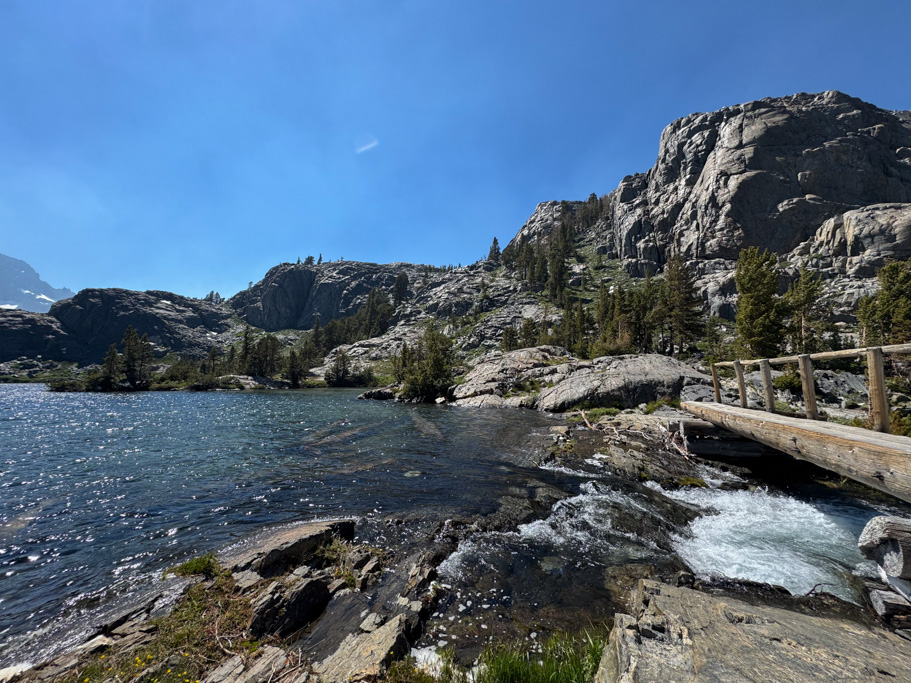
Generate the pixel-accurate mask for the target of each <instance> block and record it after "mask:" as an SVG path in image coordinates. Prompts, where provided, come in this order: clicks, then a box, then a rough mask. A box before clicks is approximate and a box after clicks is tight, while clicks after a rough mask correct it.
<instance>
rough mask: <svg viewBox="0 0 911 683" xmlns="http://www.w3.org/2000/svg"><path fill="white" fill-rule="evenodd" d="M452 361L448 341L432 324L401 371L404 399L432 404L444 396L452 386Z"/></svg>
mask: <svg viewBox="0 0 911 683" xmlns="http://www.w3.org/2000/svg"><path fill="white" fill-rule="evenodd" d="M454 360H455V356H454V353H453V350H452V340H451V339H450V338H449V337H447V336H446V335H444V334H443V333H442V332H440V331H439V330H438V329H437V328H436V326H435V325H433V324H432V323H431V324H430V325H428V326H427V327H426V328H425V329H424V335H423V336H422V337H421V339H420V341H419V342H418V344H417V347H416V348H415V350H414V360H413V361H412V362H411V363H409V365H408V368H407V369H406V371H405V384H404V387H403V389H402V393H403V395H404V397H405V398H412V399H414V398H417V399H423V400H433V399H435V398H436V397H438V396H442V395H444V394H445V393H446V391H447V389H448V388H449V386H450V385H451V384H452V367H453V363H454Z"/></svg>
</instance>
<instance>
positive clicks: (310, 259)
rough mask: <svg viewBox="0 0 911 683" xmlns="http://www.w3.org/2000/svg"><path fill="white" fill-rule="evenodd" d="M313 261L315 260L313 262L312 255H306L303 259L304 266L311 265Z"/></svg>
mask: <svg viewBox="0 0 911 683" xmlns="http://www.w3.org/2000/svg"><path fill="white" fill-rule="evenodd" d="M314 263H315V262H314V259H313V257H312V256H308V257H307V258H305V259H304V265H305V266H312V265H313V264H314Z"/></svg>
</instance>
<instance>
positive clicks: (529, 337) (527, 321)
mask: <svg viewBox="0 0 911 683" xmlns="http://www.w3.org/2000/svg"><path fill="white" fill-rule="evenodd" d="M519 343H520V344H521V347H520V348H523V349H527V348H530V347H532V346H537V344H538V326H537V324H535V321H534V320H532V319H531V318H523V319H522V327H521V328H520V329H519Z"/></svg>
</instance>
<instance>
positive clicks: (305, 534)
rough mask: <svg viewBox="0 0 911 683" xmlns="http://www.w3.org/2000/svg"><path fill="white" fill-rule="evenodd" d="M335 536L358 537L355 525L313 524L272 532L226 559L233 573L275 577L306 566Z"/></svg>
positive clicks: (342, 523)
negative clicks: (309, 559)
mask: <svg viewBox="0 0 911 683" xmlns="http://www.w3.org/2000/svg"><path fill="white" fill-rule="evenodd" d="M333 536H338V537H340V538H344V539H347V540H351V539H352V538H353V537H354V522H353V521H351V520H339V521H334V522H310V523H307V524H300V525H298V526H293V527H288V528H283V529H276V530H273V531H269V532H267V533H265V534H263V535H260V536H257V537H256V538H253V539H250V540H249V541H246V542H244V543H243V544H242V545H241V546H239V547H238V548H234V549H232V550H231V551H229V552H228V553H227V554H226V555H225V556H224V557H222V558H221V559H222V564H223V565H224V566H226V567H228V568H229V569H230V570H231V571H232V572H235V573H241V572H246V571H253V572H255V573H256V574H259V575H260V576H266V577H268V576H275V575H276V574H279V573H283V572H285V571H287V570H289V569H292V568H294V567H297V566H299V565H301V564H303V562H304V560H306V559H307V558H308V557H309V556H310V555H312V554H313V552H314V551H315V550H316V549H317V548H318V547H319V546H321V545H323V544H324V543H327V542H329V541H330V540H331V539H332V537H333Z"/></svg>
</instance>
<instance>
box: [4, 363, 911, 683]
mask: <svg viewBox="0 0 911 683" xmlns="http://www.w3.org/2000/svg"><path fill="white" fill-rule="evenodd" d="M551 353H553V354H556V355H554V356H552V357H556V358H559V350H555V351H553V352H551V351H542V350H538V354H539V355H540V356H541V357H542V358H543V355H544V354H551ZM535 358H537V359H534V358H533V359H530V361H529V362H530V364H531V365H535V364H537V363H539V362H541V358H538V357H537V356H536V357H535ZM560 365H561V364H552V365H548V364H547V363H546V362H543V364H541V365H538V366H537V368H529V370H528V371H529V372H531V371H533V370H543V369H545V368H558V367H560ZM558 374H559V373H558ZM496 376H497V375H496V373H493V374H491V373H483V374H482V373H478V376H477V378H475V379H473V380H472V382H471V384H473V385H474V386H478V387H480V386H484V385H488V386H489V385H490V384H492V383H495V380H494V379H492V378H495V377H496ZM483 378H486V380H485V379H483ZM468 384H469V383H468V382H466V385H468ZM463 386H464V385H463ZM554 386H559V384H555V385H554ZM690 386H692V387H700V386H701V383H700V382H699V381H698V377H697V378H695V380H694V382H693V384H691V385H690ZM662 390H663V387H662ZM476 395H478V396H485V395H486V396H495V395H498V394H497V393H495V392H492V393H490V394H482V393H478V394H476ZM568 417H569V419H568V420H567V421H564V422H562V423H560V424H557V425H555V426H554V427H553V428H552V429H551V430H550V433H549V434H548V435H545V436H538V437H534V438H531V437H530V443H529V448H530V453H531V455H530V456H529V457H530V459H531V460H532V461H533V462H534V463H535V464H537V465H538V467H537V469H535V470H533V473H531V474H529V476H528V479H527V481H526V483H525V485H524V486H515V487H513V488H511V489H510V490H509V491H507V492H506V493H505V494H504V495H503V496H502V498H501V499H500V501H499V502H498V507H497V509H496V510H495V511H494V512H493V513H491V514H488V515H484V516H480V517H468V518H462V519H460V518H452V519H449V520H446V521H445V522H444V523H442V524H439V525H428V524H427V523H426V522H425V521H422V520H420V519H392V518H389V519H382V520H364V519H361V520H336V521H327V522H317V523H304V524H296V525H291V526H284V527H280V528H277V529H271V530H265V531H263V532H261V533H259V534H256V535H254V536H252V537H250V538H247V539H245V540H244V541H243V542H241V543H239V544H237V545H235V546H233V547H231V548H227V549H225V550H223V551H222V552H220V553H219V554H218V556H217V565H216V563H215V562H214V561H213V562H212V563H211V564H209V563H206V562H202V563H197V564H196V565H194V564H193V563H188V566H185V567H183V569H178V573H182V574H187V575H186V576H179V577H175V576H169V578H167V580H163V581H161V582H160V586H159V587H156V589H155V590H154V591H152V592H151V593H146V594H145V596H144V598H143V600H142V601H141V604H133V605H130V606H128V607H125V608H123V609H120V610H119V611H117V612H116V613H110V614H108V615H107V618H106V619H104V620H103V621H100V622H99V623H96V624H93V625H92V629H91V633H90V634H89V635H87V636H86V638H84V639H83V642H82V643H81V644H79V645H78V646H77V647H76V648H75V649H72V650H70V651H68V652H66V653H65V654H63V655H60V656H57V657H56V658H54V659H53V660H52V661H50V662H44V663H35V664H36V665H37V666H34V667H32V668H29V669H27V670H16V669H6V670H3V671H2V672H0V680H2V681H76V680H79V681H84V680H89V681H115V680H143V681H153V680H200V681H205V682H206V683H222V682H228V681H242V682H244V683H265V682H266V681H273V682H284V683H303V681H324V682H329V681H351V680H362V681H365V680H382V677H383V676H384V675H385V672H386V671H387V670H388V668H389V666H390V665H391V664H392V663H393V662H395V661H398V660H401V659H402V658H405V657H407V656H409V653H411V652H412V651H413V650H412V648H440V649H443V648H446V649H451V650H452V651H453V652H454V655H455V659H456V661H457V662H459V663H461V664H463V665H470V664H471V663H473V662H474V661H475V660H476V658H477V657H478V655H479V654H480V652H481V651H482V650H483V649H484V647H485V646H486V645H487V644H488V643H491V642H506V641H515V640H517V639H518V640H521V641H523V642H525V643H526V644H527V647H528V648H529V650H531V651H535V650H536V648H539V647H540V643H541V641H542V639H543V638H544V637H545V636H546V635H547V634H549V633H553V632H556V631H560V630H577V629H578V628H579V626H580V625H582V624H586V623H588V624H592V625H595V626H598V625H600V627H601V628H604V629H612V630H610V637H609V644H608V646H607V648H606V649H605V652H604V656H603V659H602V664H601V669H600V671H599V673H598V677H597V678H596V680H598V681H647V680H648V681H651V680H694V681H699V680H769V676H770V675H772V677H773V678H775V679H780V680H795V681H804V680H805V681H816V680H859V679H864V680H866V679H869V680H878V679H879V678H883V679H885V678H889V677H894V678H893V680H894V679H898V680H902V679H903V678H906V677H908V676H909V675H911V669H909V666H908V665H907V663H906V661H905V659H906V658H903V657H902V654H903V653H906V652H907V648H908V647H909V646H911V644H909V643H908V642H907V640H904V639H903V638H902V637H901V636H900V635H896V634H895V633H894V632H893V631H892V630H891V629H889V628H888V627H887V625H885V624H882V623H880V622H879V621H878V620H877V618H876V617H875V615H874V614H873V613H872V612H871V611H870V610H869V609H868V608H866V607H864V606H859V605H855V604H851V603H848V602H844V601H842V600H840V599H838V598H835V597H833V596H830V595H827V594H824V593H823V594H812V595H808V596H792V595H790V594H789V593H788V592H787V591H786V590H785V589H783V588H779V587H772V586H767V585H764V584H752V583H750V582H737V581H729V580H721V579H714V580H712V579H706V578H704V577H703V578H702V579H700V578H698V577H695V576H694V574H693V572H692V570H691V569H690V567H688V566H687V563H686V562H685V561H684V560H683V559H682V558H681V557H680V556H679V555H678V554H677V552H676V547H677V546H676V545H675V538H679V537H680V536H685V535H686V534H687V533H689V532H688V529H689V526H690V524H691V523H692V522H693V521H694V520H695V519H697V518H699V517H700V516H702V515H704V514H706V513H707V511H706V510H705V509H702V508H700V507H699V506H696V505H692V504H689V503H685V502H683V501H681V500H680V499H677V498H674V497H671V496H669V495H668V492H671V491H674V490H683V489H688V488H703V487H707V486H714V487H720V488H726V489H747V488H750V487H753V486H756V485H757V484H763V485H767V486H775V485H776V481H780V479H778V480H776V476H778V477H781V474H780V472H781V470H782V469H783V468H782V467H781V466H780V463H781V459H782V458H785V457H786V456H780V455H775V454H772V453H763V457H762V458H746V459H744V458H729V457H724V456H719V455H718V454H719V453H732V452H735V451H741V452H743V453H747V454H749V453H750V452H751V451H750V448H741V447H742V446H743V445H744V444H743V442H740V441H739V440H737V439H735V438H734V437H732V436H730V435H727V434H725V433H721V432H719V431H718V430H715V429H714V428H713V427H711V426H710V425H707V424H705V423H700V422H699V421H697V420H693V419H691V418H689V417H687V416H686V415H684V414H681V413H679V412H677V411H675V410H673V409H671V408H666V407H664V408H659V409H658V410H657V411H655V412H654V413H653V414H651V415H646V414H643V413H642V412H640V411H627V412H625V413H621V414H617V415H611V414H603V415H602V416H600V418H598V419H595V417H594V416H593V415H591V414H589V413H576V414H572V415H569V416H568ZM751 448H753V449H755V446H753V447H751ZM776 463H779V464H776ZM801 468H802V469H801ZM801 468H799V472H798V473H797V474H792V475H790V476H792V477H798V478H799V477H802V478H804V479H808V480H809V479H813V478H825V477H826V476H827V475H825V474H824V473H822V472H821V471H818V470H815V469H814V468H812V467H810V466H801ZM564 472H573V473H575V474H574V475H573V477H569V476H567V475H564V474H563V473H564ZM580 473H581V474H585V473H589V474H590V476H591V479H590V481H589V483H588V484H586V486H588V487H590V489H591V490H594V491H596V492H600V493H601V494H605V495H604V496H603V497H605V498H606V499H608V500H615V502H614V503H609V504H610V514H609V524H608V526H609V528H608V529H605V530H604V533H606V534H610V535H611V537H612V538H615V539H616V541H617V543H616V545H615V547H617V548H621V547H622V548H626V549H627V550H625V551H623V552H620V551H617V552H616V553H615V554H614V555H610V556H607V557H608V559H609V560H610V559H611V558H613V563H611V561H608V562H607V563H606V564H604V563H600V562H599V563H595V564H592V566H590V567H582V568H579V567H577V566H573V564H574V563H578V560H572V559H567V558H561V557H560V556H559V555H547V554H543V551H542V550H540V549H539V548H538V546H535V544H534V540H533V536H527V537H522V538H521V539H518V540H517V536H516V530H517V529H520V530H521V529H529V528H532V527H533V526H534V525H535V524H542V523H547V522H548V521H549V520H553V519H554V518H555V517H556V516H558V515H561V514H568V515H572V514H578V512H574V508H572V507H571V504H572V501H573V500H574V496H576V495H577V493H578V491H579V489H578V486H579V484H578V482H579V474H580ZM776 473H778V474H777V475H776ZM709 482H711V483H709ZM607 494H610V495H607ZM611 496H615V498H611ZM567 506H569V508H567ZM519 540H521V543H520V545H521V544H525V545H526V546H528V547H526V548H524V549H523V548H521V547H520V545H516V543H519ZM511 544H512V545H511ZM482 546H483V548H484V551H483V552H484V553H486V554H484V555H482V556H480V557H481V560H480V561H476V560H477V557H476V556H472V558H471V560H470V561H469V562H467V563H466V564H467V565H468V566H465V565H464V564H463V566H462V568H461V569H460V570H459V571H458V572H453V571H452V567H453V565H455V564H457V563H458V558H459V557H460V556H462V555H465V554H466V553H469V552H471V551H477V552H480V551H479V550H478V549H479V548H481V547H482ZM540 547H541V548H544V547H545V546H544V545H541V546H540ZM547 552H551V551H547ZM542 555H543V556H542ZM526 556H527V557H532V558H533V561H526ZM194 572H195V573H194ZM454 577H455V578H454ZM867 584H868V585H867V586H866V589H867V590H873V589H875V588H877V587H878V586H877V584H876V582H872V581H868V582H867ZM879 587H881V586H879ZM188 630H189V631H192V632H187V631H188ZM899 633H903V632H901V631H899ZM121 671H122V672H123V673H121ZM769 672H774V674H770V673H769ZM177 673H179V674H180V676H177V677H175V674H177Z"/></svg>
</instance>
